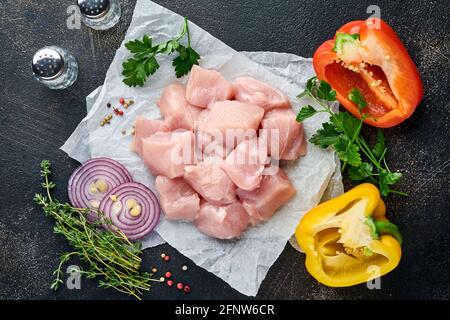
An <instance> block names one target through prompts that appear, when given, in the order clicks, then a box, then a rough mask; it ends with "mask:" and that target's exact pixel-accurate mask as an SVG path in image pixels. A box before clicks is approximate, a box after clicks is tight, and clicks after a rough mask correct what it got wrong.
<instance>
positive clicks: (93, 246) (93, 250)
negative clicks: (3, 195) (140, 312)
mask: <svg viewBox="0 0 450 320" xmlns="http://www.w3.org/2000/svg"><path fill="white" fill-rule="evenodd" d="M51 173H52V172H51V165H50V162H49V161H48V160H43V161H42V162H41V176H42V178H43V180H44V181H43V182H42V187H43V188H44V190H45V194H40V193H38V194H36V195H35V197H34V200H35V202H36V203H37V204H38V205H39V206H41V207H42V208H43V210H44V212H45V214H46V215H47V216H51V217H52V218H54V219H55V226H54V228H53V231H54V232H55V233H56V234H61V235H63V236H64V237H65V238H66V239H67V240H68V241H69V244H70V245H71V247H72V248H73V251H71V252H64V253H62V254H61V256H60V260H59V264H58V267H57V268H56V270H55V271H54V272H53V275H54V276H55V278H54V280H53V282H52V284H51V288H52V289H54V290H56V289H58V288H59V286H60V285H61V284H62V283H63V280H62V276H63V271H62V267H63V266H64V264H65V263H67V262H68V261H69V260H70V259H71V258H72V257H78V258H79V259H80V260H81V261H82V262H84V263H85V264H86V266H87V268H86V270H80V273H81V275H84V276H85V277H86V278H88V279H94V278H100V279H99V286H100V287H103V288H114V289H116V290H118V291H120V292H123V293H126V294H128V295H131V296H134V297H136V298H137V299H140V296H141V295H142V293H143V292H144V291H148V290H149V289H150V281H157V282H159V280H155V279H152V278H151V276H152V275H151V274H150V273H147V272H140V271H139V269H140V267H141V263H142V259H141V257H140V255H141V253H142V251H141V244H140V243H139V242H134V243H132V242H130V241H129V240H128V239H127V237H126V236H125V235H124V234H123V233H122V232H121V231H120V230H116V232H111V231H108V230H104V229H103V230H100V228H101V225H102V224H103V223H108V224H111V221H110V220H107V219H106V217H105V216H104V215H103V214H102V213H99V215H100V219H99V221H97V222H93V223H89V222H88V221H87V219H86V217H87V214H88V213H89V210H90V209H81V208H74V207H72V206H71V205H69V204H67V203H60V202H59V201H58V200H56V199H54V198H53V197H52V193H51V191H52V190H53V189H54V188H55V184H54V183H53V182H52V181H50V175H51Z"/></svg>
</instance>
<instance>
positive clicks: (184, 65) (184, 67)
mask: <svg viewBox="0 0 450 320" xmlns="http://www.w3.org/2000/svg"><path fill="white" fill-rule="evenodd" d="M177 51H178V52H179V53H180V55H179V56H178V57H177V58H175V59H174V60H173V62H172V65H173V66H174V67H175V73H176V75H177V78H180V77H182V76H184V75H186V74H188V73H189V71H191V69H192V66H193V65H194V64H197V65H198V60H199V59H200V55H199V54H198V53H197V52H195V51H194V49H192V48H191V47H187V48H186V47H184V46H182V45H180V46H179V47H178V48H177Z"/></svg>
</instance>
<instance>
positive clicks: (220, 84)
mask: <svg viewBox="0 0 450 320" xmlns="http://www.w3.org/2000/svg"><path fill="white" fill-rule="evenodd" d="M233 95H234V92H233V86H232V85H231V84H230V83H229V82H228V81H227V80H226V79H225V78H224V77H222V75H221V74H220V73H219V72H217V71H215V70H208V69H203V68H201V67H199V66H197V65H194V66H193V67H192V70H191V73H190V75H189V80H188V83H187V87H186V99H187V101H188V102H189V103H190V104H192V105H194V106H197V107H200V108H209V107H210V105H211V104H213V103H214V102H216V101H224V100H230V99H231V98H233Z"/></svg>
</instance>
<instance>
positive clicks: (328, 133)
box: [309, 122, 340, 148]
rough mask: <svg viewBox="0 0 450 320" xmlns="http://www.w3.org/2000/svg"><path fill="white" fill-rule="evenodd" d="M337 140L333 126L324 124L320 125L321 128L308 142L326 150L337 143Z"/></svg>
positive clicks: (336, 133) (337, 133) (337, 136)
mask: <svg viewBox="0 0 450 320" xmlns="http://www.w3.org/2000/svg"><path fill="white" fill-rule="evenodd" d="M339 139H340V135H339V132H337V131H336V129H335V128H334V126H333V125H332V124H330V123H328V122H324V123H323V124H322V128H321V129H319V130H317V132H316V133H315V134H314V135H313V136H312V137H311V138H310V139H309V141H310V142H311V143H312V144H315V145H316V146H319V147H321V148H328V147H329V146H331V145H334V144H335V143H337V142H338V141H339Z"/></svg>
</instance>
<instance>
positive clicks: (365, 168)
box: [348, 162, 373, 181]
mask: <svg viewBox="0 0 450 320" xmlns="http://www.w3.org/2000/svg"><path fill="white" fill-rule="evenodd" d="M372 172H373V165H372V164H371V163H368V162H362V163H361V164H360V165H359V166H358V167H350V168H349V169H348V176H349V177H350V179H352V180H354V181H361V180H365V179H367V178H369V177H370V176H371V175H372Z"/></svg>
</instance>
